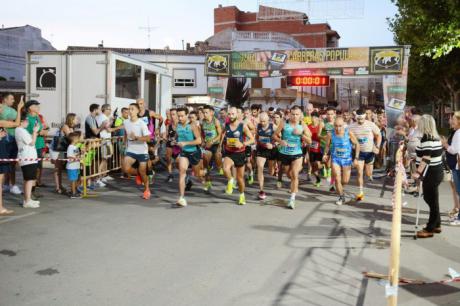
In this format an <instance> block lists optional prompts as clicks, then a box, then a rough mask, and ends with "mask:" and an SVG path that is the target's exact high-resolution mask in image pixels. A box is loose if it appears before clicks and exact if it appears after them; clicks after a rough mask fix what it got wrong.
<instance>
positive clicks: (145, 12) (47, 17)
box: [0, 0, 397, 50]
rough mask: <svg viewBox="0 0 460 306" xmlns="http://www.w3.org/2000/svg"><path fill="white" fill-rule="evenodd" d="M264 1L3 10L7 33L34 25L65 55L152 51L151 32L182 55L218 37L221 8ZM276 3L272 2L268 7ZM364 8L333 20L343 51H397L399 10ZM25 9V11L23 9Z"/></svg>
mask: <svg viewBox="0 0 460 306" xmlns="http://www.w3.org/2000/svg"><path fill="white" fill-rule="evenodd" d="M258 1H263V0H246V1H243V0H234V1H229V0H200V1H197V0H195V1H191V0H168V1H158V0H156V1H152V0H150V1H147V0H130V1H126V0H122V1H120V0H112V1H106V0H104V1H96V0H92V1H89V0H80V1H62V0H42V1H40V2H37V1H31V0H21V1H19V2H15V1H6V2H5V3H3V4H2V11H3V12H7V13H4V14H2V20H1V21H0V23H1V24H3V25H4V26H5V27H13V26H22V25H25V24H29V25H32V26H35V27H38V28H40V29H41V30H42V36H43V37H44V38H45V39H47V40H49V41H50V42H51V43H52V44H53V46H54V47H55V48H57V49H59V50H64V49H66V48H67V46H97V45H98V44H99V43H100V42H101V41H102V40H103V41H104V46H107V47H127V48H147V47H149V41H148V38H147V31H146V30H143V29H140V27H147V25H148V24H150V27H154V28H153V29H151V33H150V35H151V39H150V41H151V42H150V47H151V48H164V47H165V46H169V47H170V48H171V49H182V40H184V41H185V42H186V43H187V42H190V43H191V44H192V45H194V43H195V42H196V41H198V40H201V41H203V40H205V39H207V38H208V37H210V36H212V35H213V30H214V27H213V22H214V16H213V14H214V11H213V10H214V8H216V7H217V6H218V5H219V4H222V5H224V6H227V5H236V6H237V7H238V8H239V9H240V10H242V11H252V12H255V11H257V7H258ZM268 1H270V0H267V1H266V2H268ZM307 1H328V2H329V3H330V4H332V5H333V4H334V2H336V3H338V2H340V1H343V0H303V1H302V0H285V1H283V0H276V2H277V3H283V2H284V3H286V5H288V4H289V3H296V5H297V6H298V5H299V4H303V3H306V2H307ZM355 1H357V2H360V1H361V2H364V14H363V16H361V17H360V18H355V19H345V20H344V19H331V20H327V22H328V23H329V24H330V25H331V27H332V28H333V29H334V30H336V31H337V32H338V33H339V34H340V36H341V39H340V41H339V46H341V47H354V46H385V45H394V42H393V34H392V33H391V32H390V31H389V30H388V24H387V21H386V18H387V17H392V16H394V15H395V14H396V12H397V9H396V7H395V6H394V5H393V4H392V3H391V1H390V0H355ZM18 3H20V4H21V5H18Z"/></svg>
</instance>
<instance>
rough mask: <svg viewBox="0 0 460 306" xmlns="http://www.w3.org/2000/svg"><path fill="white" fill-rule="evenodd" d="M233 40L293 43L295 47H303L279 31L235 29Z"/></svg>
mask: <svg viewBox="0 0 460 306" xmlns="http://www.w3.org/2000/svg"><path fill="white" fill-rule="evenodd" d="M232 40H250V41H272V42H281V43H287V44H291V45H292V46H293V47H295V48H303V46H302V45H301V44H300V43H299V42H298V41H297V40H295V39H294V38H292V37H290V36H289V35H286V34H284V33H277V32H252V31H233V32H232Z"/></svg>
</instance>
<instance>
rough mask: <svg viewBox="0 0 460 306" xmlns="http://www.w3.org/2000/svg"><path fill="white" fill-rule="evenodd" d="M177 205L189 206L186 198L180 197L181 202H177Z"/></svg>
mask: <svg viewBox="0 0 460 306" xmlns="http://www.w3.org/2000/svg"><path fill="white" fill-rule="evenodd" d="M176 204H177V205H178V206H181V207H185V206H187V201H186V200H185V198H184V197H180V198H179V200H177V202H176Z"/></svg>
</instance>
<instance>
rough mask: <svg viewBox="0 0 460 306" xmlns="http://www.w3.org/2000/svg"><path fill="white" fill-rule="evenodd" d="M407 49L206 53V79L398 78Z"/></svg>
mask: <svg viewBox="0 0 460 306" xmlns="http://www.w3.org/2000/svg"><path fill="white" fill-rule="evenodd" d="M408 50H409V46H387V47H356V48H318V49H294V50H271V51H259V50H257V51H226V52H224V51H218V52H213V51H209V52H207V54H206V69H205V74H206V75H207V76H221V77H247V78H265V77H279V76H289V75H331V76H332V75H333V76H359V75H400V74H402V73H403V68H404V66H405V64H406V63H405V61H406V60H407V59H408V57H407V56H405V53H408Z"/></svg>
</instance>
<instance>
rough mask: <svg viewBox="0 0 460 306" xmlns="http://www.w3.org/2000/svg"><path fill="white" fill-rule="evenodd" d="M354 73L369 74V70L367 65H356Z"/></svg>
mask: <svg viewBox="0 0 460 306" xmlns="http://www.w3.org/2000/svg"><path fill="white" fill-rule="evenodd" d="M355 74H356V75H365V74H369V70H367V67H358V68H356V71H355Z"/></svg>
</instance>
